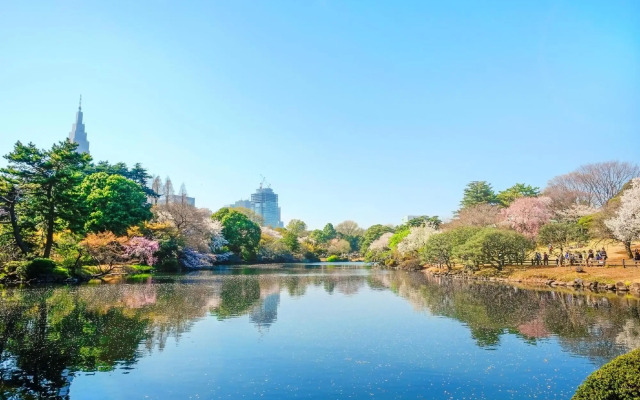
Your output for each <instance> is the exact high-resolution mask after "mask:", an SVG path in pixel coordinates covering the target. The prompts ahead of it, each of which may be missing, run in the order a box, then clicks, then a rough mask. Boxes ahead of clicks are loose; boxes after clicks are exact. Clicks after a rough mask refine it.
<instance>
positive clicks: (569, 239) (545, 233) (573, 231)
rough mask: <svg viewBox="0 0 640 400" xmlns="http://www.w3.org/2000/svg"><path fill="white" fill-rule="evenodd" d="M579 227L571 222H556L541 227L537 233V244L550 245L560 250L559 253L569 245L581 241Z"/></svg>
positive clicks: (581, 233)
mask: <svg viewBox="0 0 640 400" xmlns="http://www.w3.org/2000/svg"><path fill="white" fill-rule="evenodd" d="M583 238H584V235H583V232H582V230H581V229H580V226H578V224H576V223H573V222H556V223H550V224H546V225H543V226H542V227H541V228H540V231H539V232H538V243H542V244H545V245H550V246H553V247H557V248H559V249H560V252H562V250H563V249H564V248H565V247H567V246H568V245H569V244H570V243H573V242H575V241H577V240H580V239H583Z"/></svg>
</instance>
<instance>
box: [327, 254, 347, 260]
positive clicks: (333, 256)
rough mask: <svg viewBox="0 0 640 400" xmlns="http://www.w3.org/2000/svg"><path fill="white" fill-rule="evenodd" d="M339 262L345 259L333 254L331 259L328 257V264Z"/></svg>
mask: <svg viewBox="0 0 640 400" xmlns="http://www.w3.org/2000/svg"><path fill="white" fill-rule="evenodd" d="M339 261H344V259H342V258H340V256H337V255H335V254H332V255H330V256H329V257H327V262H339Z"/></svg>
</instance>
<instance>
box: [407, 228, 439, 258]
mask: <svg viewBox="0 0 640 400" xmlns="http://www.w3.org/2000/svg"><path fill="white" fill-rule="evenodd" d="M434 233H438V230H436V229H435V228H433V227H432V226H430V225H424V226H416V227H413V228H411V231H410V232H409V234H408V235H407V236H406V237H405V238H404V239H402V241H401V242H400V243H398V252H400V254H409V253H417V252H418V250H420V249H421V248H423V247H424V246H425V245H426V244H427V240H428V239H429V238H430V237H431V235H433V234H434Z"/></svg>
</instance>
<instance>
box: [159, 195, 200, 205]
mask: <svg viewBox="0 0 640 400" xmlns="http://www.w3.org/2000/svg"><path fill="white" fill-rule="evenodd" d="M183 201H184V202H185V203H187V204H189V205H191V206H194V207H195V206H196V198H195V197H189V196H180V195H179V194H172V195H170V196H169V203H182V202H183ZM166 202H167V196H165V195H161V196H160V197H159V198H158V202H157V204H165V203H166Z"/></svg>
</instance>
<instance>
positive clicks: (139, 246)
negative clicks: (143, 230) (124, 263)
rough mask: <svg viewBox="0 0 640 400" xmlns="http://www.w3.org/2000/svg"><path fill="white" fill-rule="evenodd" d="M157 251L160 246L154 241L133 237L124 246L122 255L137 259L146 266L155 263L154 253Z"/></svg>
mask: <svg viewBox="0 0 640 400" xmlns="http://www.w3.org/2000/svg"><path fill="white" fill-rule="evenodd" d="M158 249H160V245H159V244H158V242H156V241H155V240H151V239H147V238H144V237H141V236H135V237H132V238H131V239H129V241H127V243H125V244H124V255H125V257H127V258H135V259H138V260H140V262H144V263H147V265H153V264H155V263H156V261H157V258H156V256H155V253H156V252H157V251H158Z"/></svg>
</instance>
